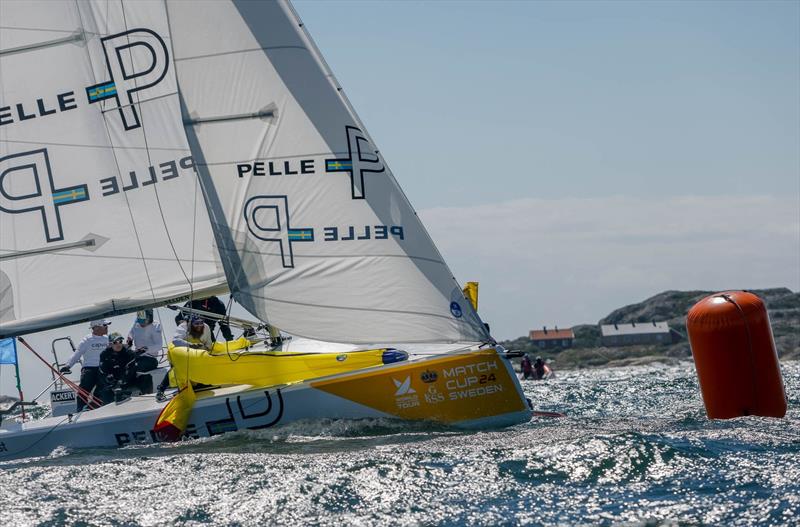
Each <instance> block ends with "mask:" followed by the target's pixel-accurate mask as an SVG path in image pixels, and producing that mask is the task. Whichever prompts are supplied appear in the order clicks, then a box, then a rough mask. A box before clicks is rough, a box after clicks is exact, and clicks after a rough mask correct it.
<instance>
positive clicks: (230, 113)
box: [167, 1, 488, 343]
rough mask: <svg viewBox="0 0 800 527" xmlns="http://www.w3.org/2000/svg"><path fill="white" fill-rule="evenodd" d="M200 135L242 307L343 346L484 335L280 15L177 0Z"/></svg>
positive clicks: (188, 97)
mask: <svg viewBox="0 0 800 527" xmlns="http://www.w3.org/2000/svg"><path fill="white" fill-rule="evenodd" d="M167 11H168V16H169V24H170V30H171V37H172V43H173V49H174V60H175V69H176V71H177V77H178V85H179V89H180V94H181V100H182V105H183V108H182V109H183V112H184V120H185V124H186V131H187V136H188V139H189V144H190V146H191V147H192V152H193V154H194V157H195V159H196V162H197V165H198V174H199V176H200V178H201V181H202V182H203V188H204V191H205V192H206V198H207V202H208V206H209V212H210V215H211V220H212V223H213V226H214V230H215V234H216V236H217V243H218V245H219V246H220V249H221V257H222V260H223V263H224V265H225V270H226V273H227V275H228V280H229V285H230V288H231V292H232V294H233V295H234V298H235V299H236V300H237V301H238V302H240V303H241V304H242V305H243V306H244V307H245V308H246V309H248V310H249V311H250V312H251V313H252V314H254V315H255V316H257V317H259V318H261V319H263V320H268V321H269V322H270V323H272V324H274V325H276V326H278V327H279V328H281V329H282V330H284V331H288V332H290V333H293V334H296V335H301V336H306V337H312V338H317V339H321V340H328V341H336V342H355V343H367V342H368V343H375V342H398V341H399V342H447V341H450V342H459V341H462V342H463V341H480V340H483V339H485V338H486V337H487V336H488V335H487V332H486V330H485V328H484V326H483V324H482V322H481V321H480V319H479V318H478V316H477V314H476V313H475V312H474V310H473V309H472V307H471V305H470V304H469V302H468V301H466V300H465V299H464V296H463V293H462V291H461V288H460V287H459V285H458V284H457V282H456V281H455V279H454V278H453V276H452V273H451V272H450V270H449V269H448V267H447V265H446V264H445V262H444V261H443V260H442V257H441V255H440V254H439V252H438V251H437V250H436V248H435V247H434V245H433V242H432V241H431V239H430V237H429V236H428V234H427V233H426V231H425V229H424V227H423V226H422V224H421V223H420V221H419V219H418V218H417V215H416V213H415V212H414V210H413V209H412V207H411V205H410V204H409V202H408V200H407V199H406V197H405V196H404V194H403V192H402V191H401V190H400V187H399V186H398V184H397V182H396V181H395V179H394V177H393V176H392V174H391V172H390V171H389V168H388V167H387V166H386V163H385V162H384V160H383V158H382V157H381V155H380V154H379V152H378V151H377V149H376V148H375V146H374V143H373V142H372V141H371V139H370V138H369V136H368V134H367V132H366V130H365V129H364V127H363V125H362V124H361V123H360V122H359V120H358V118H357V117H356V115H355V113H354V112H353V111H352V109H351V108H350V106H349V104H348V103H347V101H346V99H345V98H344V96H343V94H342V92H341V88H340V87H339V86H338V84H337V83H336V80H335V79H334V78H333V76H332V74H331V73H330V72H329V70H328V69H327V67H326V66H325V64H324V62H323V61H322V58H321V56H320V55H319V53H318V52H317V50H316V48H315V46H314V45H313V43H312V41H311V40H310V38H309V36H308V35H307V34H306V33H305V31H304V29H303V27H302V24H301V23H300V21H299V19H298V18H297V17H296V15H295V14H294V12H293V11H292V9H291V7H290V6H289V5H288V4H287V3H285V2H283V1H278V2H275V1H222V2H214V3H203V4H201V7H200V6H198V5H197V4H194V3H191V2H182V1H168V2H167Z"/></svg>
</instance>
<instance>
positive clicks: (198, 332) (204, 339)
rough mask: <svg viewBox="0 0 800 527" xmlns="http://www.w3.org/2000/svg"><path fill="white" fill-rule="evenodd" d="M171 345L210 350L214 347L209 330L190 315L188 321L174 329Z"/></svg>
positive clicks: (200, 320)
mask: <svg viewBox="0 0 800 527" xmlns="http://www.w3.org/2000/svg"><path fill="white" fill-rule="evenodd" d="M172 344H173V345H175V346H186V347H189V348H202V349H204V350H210V349H211V346H213V345H214V341H213V340H212V338H211V328H210V327H209V325H208V324H206V323H205V322H203V319H202V318H200V317H199V316H197V315H192V317H191V318H189V320H184V321H183V322H181V323H180V324H178V327H177V328H175V336H174V337H172Z"/></svg>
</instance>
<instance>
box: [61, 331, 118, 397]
mask: <svg viewBox="0 0 800 527" xmlns="http://www.w3.org/2000/svg"><path fill="white" fill-rule="evenodd" d="M110 324H111V321H110V320H105V319H99V320H92V321H91V322H90V323H89V327H90V328H91V329H92V332H91V333H89V334H88V335H86V336H85V337H83V340H81V342H80V344H78V349H77V350H76V351H75V353H74V354H73V355H72V357H70V358H69V360H68V361H67V364H66V366H64V367H63V368H61V373H71V371H70V369H71V368H72V367H73V366H74V365H75V363H76V362H78V361H81V364H82V367H81V382H80V387H81V388H83V389H84V390H86V391H87V392H89V393H91V392H92V390H94V389H95V387H97V385H98V382H99V381H100V354H101V353H103V350H104V349H106V348H107V347H108V326H109V325H110ZM84 406H86V402H85V401H84V400H83V399H81V398H80V397H79V398H78V411H79V412H80V411H81V410H83V407H84Z"/></svg>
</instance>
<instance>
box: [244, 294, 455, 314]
mask: <svg viewBox="0 0 800 527" xmlns="http://www.w3.org/2000/svg"><path fill="white" fill-rule="evenodd" d="M250 295H251V296H254V297H256V298H260V299H261V300H266V301H267V302H278V303H281V304H292V305H296V306H306V307H318V308H321V309H339V310H344V311H368V312H370V313H372V312H375V311H377V312H380V313H396V314H402V315H419V316H427V317H436V318H443V319H445V320H452V319H451V318H450V317H448V316H445V315H440V314H438V313H423V312H420V311H404V310H397V309H380V308H371V307H348V306H326V305H324V304H313V303H310V302H298V301H295V300H281V299H279V298H270V297H267V296H263V295H254V294H252V293H250Z"/></svg>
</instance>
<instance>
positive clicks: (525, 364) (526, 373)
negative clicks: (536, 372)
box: [520, 355, 533, 379]
mask: <svg viewBox="0 0 800 527" xmlns="http://www.w3.org/2000/svg"><path fill="white" fill-rule="evenodd" d="M520 366H521V367H522V378H523V379H530V378H531V377H533V366H532V365H531V358H530V357H528V355H525V356H524V357H522V362H521V363H520Z"/></svg>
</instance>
